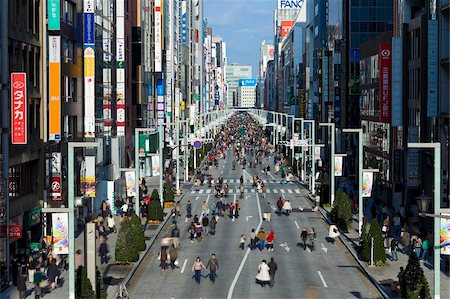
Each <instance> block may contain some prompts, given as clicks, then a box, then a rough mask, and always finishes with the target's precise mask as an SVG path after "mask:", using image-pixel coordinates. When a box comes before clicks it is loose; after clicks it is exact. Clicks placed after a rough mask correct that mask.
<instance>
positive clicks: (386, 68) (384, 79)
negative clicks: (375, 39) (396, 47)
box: [379, 44, 392, 123]
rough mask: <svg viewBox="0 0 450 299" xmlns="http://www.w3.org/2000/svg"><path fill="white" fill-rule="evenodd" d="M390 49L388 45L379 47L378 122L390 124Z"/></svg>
mask: <svg viewBox="0 0 450 299" xmlns="http://www.w3.org/2000/svg"><path fill="white" fill-rule="evenodd" d="M391 57H392V47H391V45H390V44H381V45H380V60H379V61H380V122H383V123H390V122H391V98H392V91H391V90H392V86H391V74H392V66H391V65H392V58H391Z"/></svg>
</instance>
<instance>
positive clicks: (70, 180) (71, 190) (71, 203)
mask: <svg viewBox="0 0 450 299" xmlns="http://www.w3.org/2000/svg"><path fill="white" fill-rule="evenodd" d="M99 147H100V143H99V142H68V154H67V159H68V162H67V163H68V167H67V172H68V173H67V184H68V185H67V188H68V190H67V208H68V213H69V299H75V227H74V225H75V216H74V210H75V178H74V174H75V167H74V162H75V157H74V156H75V154H74V149H75V148H99Z"/></svg>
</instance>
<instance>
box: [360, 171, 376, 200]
mask: <svg viewBox="0 0 450 299" xmlns="http://www.w3.org/2000/svg"><path fill="white" fill-rule="evenodd" d="M372 187H373V172H371V171H363V181H362V197H371V196H372Z"/></svg>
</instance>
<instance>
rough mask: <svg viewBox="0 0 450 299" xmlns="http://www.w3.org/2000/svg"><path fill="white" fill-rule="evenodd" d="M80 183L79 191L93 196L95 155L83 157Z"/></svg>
mask: <svg viewBox="0 0 450 299" xmlns="http://www.w3.org/2000/svg"><path fill="white" fill-rule="evenodd" d="M80 183H81V191H82V192H84V194H85V196H86V197H95V156H86V157H85V161H84V173H82V175H81V179H80Z"/></svg>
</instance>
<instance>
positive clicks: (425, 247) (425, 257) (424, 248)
mask: <svg viewBox="0 0 450 299" xmlns="http://www.w3.org/2000/svg"><path fill="white" fill-rule="evenodd" d="M429 244H430V243H429V241H428V239H425V240H423V242H422V253H421V255H420V258H421V259H423V260H424V261H428V248H429Z"/></svg>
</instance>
